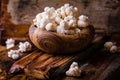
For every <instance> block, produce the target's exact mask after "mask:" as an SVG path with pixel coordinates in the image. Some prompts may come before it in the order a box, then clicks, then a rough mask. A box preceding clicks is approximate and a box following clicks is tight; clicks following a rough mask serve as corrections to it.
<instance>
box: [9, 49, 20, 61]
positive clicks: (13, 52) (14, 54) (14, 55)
mask: <svg viewBox="0 0 120 80" xmlns="http://www.w3.org/2000/svg"><path fill="white" fill-rule="evenodd" d="M19 53H20V52H19V50H10V51H9V52H8V57H10V58H12V59H18V58H19V57H20V54H19Z"/></svg>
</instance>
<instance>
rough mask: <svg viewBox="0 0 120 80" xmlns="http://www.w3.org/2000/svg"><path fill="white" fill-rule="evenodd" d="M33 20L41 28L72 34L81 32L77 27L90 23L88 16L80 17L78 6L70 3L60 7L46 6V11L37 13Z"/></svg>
mask: <svg viewBox="0 0 120 80" xmlns="http://www.w3.org/2000/svg"><path fill="white" fill-rule="evenodd" d="M33 22H34V25H36V26H37V27H38V28H40V29H45V30H46V31H56V32H57V33H60V34H71V35H72V34H75V33H79V32H80V30H78V29H76V28H80V27H86V26H88V25H89V20H88V17H87V16H84V15H81V16H79V17H78V8H77V7H73V6H70V4H68V3H66V4H64V5H63V6H61V7H60V8H58V9H55V8H54V7H45V8H44V12H42V13H39V14H37V15H36V18H35V19H34V20H33ZM60 27H61V28H60ZM59 29H60V30H59ZM70 29H72V30H70ZM77 30H78V31H77Z"/></svg>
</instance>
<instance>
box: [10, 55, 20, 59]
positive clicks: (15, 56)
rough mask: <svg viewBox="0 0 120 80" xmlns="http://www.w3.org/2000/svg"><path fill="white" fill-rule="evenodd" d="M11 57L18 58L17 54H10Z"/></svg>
mask: <svg viewBox="0 0 120 80" xmlns="http://www.w3.org/2000/svg"><path fill="white" fill-rule="evenodd" d="M11 58H12V59H18V58H19V54H12V56H11Z"/></svg>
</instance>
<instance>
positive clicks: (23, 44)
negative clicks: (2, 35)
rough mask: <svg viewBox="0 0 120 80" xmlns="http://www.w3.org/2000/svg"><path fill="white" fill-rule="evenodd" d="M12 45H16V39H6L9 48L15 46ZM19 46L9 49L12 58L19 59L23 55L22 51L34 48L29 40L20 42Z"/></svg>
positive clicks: (9, 55)
mask: <svg viewBox="0 0 120 80" xmlns="http://www.w3.org/2000/svg"><path fill="white" fill-rule="evenodd" d="M13 41H14V43H13ZM10 43H11V44H10ZM11 45H15V40H14V39H12V38H10V39H7V41H6V46H7V49H10V48H12V47H14V46H11ZM18 47H19V49H18V50H10V51H8V57H10V58H12V59H18V58H19V57H20V56H21V55H22V54H21V52H26V51H30V50H31V49H32V45H31V44H30V43H29V42H28V41H26V42H20V43H19V46H18Z"/></svg>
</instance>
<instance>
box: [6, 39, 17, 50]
mask: <svg viewBox="0 0 120 80" xmlns="http://www.w3.org/2000/svg"><path fill="white" fill-rule="evenodd" d="M14 46H15V40H14V39H12V38H9V39H7V41H6V47H7V49H10V48H12V47H14Z"/></svg>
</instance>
